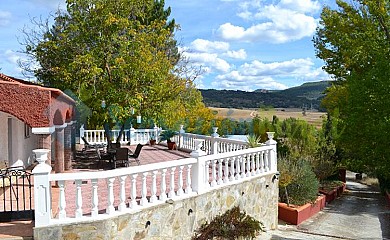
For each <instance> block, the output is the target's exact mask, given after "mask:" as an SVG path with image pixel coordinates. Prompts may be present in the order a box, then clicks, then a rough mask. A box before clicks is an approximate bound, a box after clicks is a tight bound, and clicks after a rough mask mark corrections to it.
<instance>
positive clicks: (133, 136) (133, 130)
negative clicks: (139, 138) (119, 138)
mask: <svg viewBox="0 0 390 240" xmlns="http://www.w3.org/2000/svg"><path fill="white" fill-rule="evenodd" d="M134 141H135V129H134V128H133V125H131V127H130V138H129V145H131V144H132V143H133V142H134Z"/></svg>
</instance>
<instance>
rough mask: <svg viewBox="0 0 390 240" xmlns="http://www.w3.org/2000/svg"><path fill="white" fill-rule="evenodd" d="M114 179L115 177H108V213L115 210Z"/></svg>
mask: <svg viewBox="0 0 390 240" xmlns="http://www.w3.org/2000/svg"><path fill="white" fill-rule="evenodd" d="M114 181H115V178H113V177H112V178H108V179H107V185H108V197H107V200H108V201H107V213H108V214H112V213H114V212H115V208H114Z"/></svg>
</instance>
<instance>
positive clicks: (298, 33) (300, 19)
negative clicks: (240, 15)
mask: <svg viewBox="0 0 390 240" xmlns="http://www.w3.org/2000/svg"><path fill="white" fill-rule="evenodd" d="M257 17H263V18H267V19H269V20H270V21H268V22H264V23H259V24H256V25H253V26H251V27H249V28H247V29H245V28H244V27H240V26H235V25H233V24H231V23H225V24H223V25H221V26H220V27H219V28H218V30H217V33H218V34H219V35H220V36H221V38H222V39H224V40H226V41H243V42H270V43H286V42H290V41H294V40H299V39H301V38H304V37H310V36H312V35H313V34H314V32H315V30H316V27H317V20H316V19H314V18H313V17H310V16H306V15H304V14H301V13H297V12H293V11H290V10H283V9H278V8H277V7H269V8H268V9H267V11H264V12H261V13H258V14H257Z"/></svg>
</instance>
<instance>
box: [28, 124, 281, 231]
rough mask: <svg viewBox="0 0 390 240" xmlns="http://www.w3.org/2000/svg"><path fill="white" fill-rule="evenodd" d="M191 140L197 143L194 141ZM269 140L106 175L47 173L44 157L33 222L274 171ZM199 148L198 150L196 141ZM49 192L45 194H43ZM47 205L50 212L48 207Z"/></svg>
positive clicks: (134, 205)
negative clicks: (54, 194)
mask: <svg viewBox="0 0 390 240" xmlns="http://www.w3.org/2000/svg"><path fill="white" fill-rule="evenodd" d="M86 131H87V130H86ZM204 139H205V138H204ZM204 139H203V140H204ZM183 140H184V139H183ZM191 141H193V142H194V144H195V141H194V140H191ZM197 142H198V143H199V141H197ZM200 142H202V141H200ZM203 143H204V142H203ZM268 144H269V145H264V146H261V147H257V148H248V149H242V150H236V151H232V152H225V153H220V154H213V155H205V154H206V153H205V152H204V151H202V150H201V149H198V150H197V151H194V152H193V154H191V156H192V158H186V159H180V160H173V161H167V162H160V163H154V164H147V165H141V166H134V167H128V168H119V169H114V170H108V171H104V174H102V172H74V173H59V174H50V170H51V168H50V167H49V166H48V165H46V163H45V162H44V159H45V158H44V157H42V160H40V163H39V164H38V166H37V167H36V169H37V170H35V172H36V173H37V175H35V176H34V181H35V183H39V185H35V184H34V186H36V189H35V195H34V197H35V204H36V219H37V217H38V219H39V221H36V226H48V225H54V224H59V223H63V222H67V223H69V222H78V221H84V220H85V221H90V220H91V219H93V220H95V219H99V218H105V217H109V216H111V215H115V214H119V213H121V214H123V213H130V212H134V211H138V210H139V209H142V208H147V207H149V206H154V205H157V204H162V203H165V201H166V199H167V198H171V199H176V198H189V197H191V196H194V195H195V194H201V193H203V192H206V191H211V190H212V189H215V188H219V187H222V186H226V185H231V184H237V183H240V182H242V181H245V180H246V179H250V178H255V177H259V176H264V175H266V174H274V173H276V144H274V143H273V142H272V141H270V142H268ZM242 146H244V145H242ZM197 147H198V148H200V146H199V144H198V146H197ZM46 154H47V153H46ZM38 170H39V171H38ZM167 173H168V175H169V177H168V176H167ZM53 182H57V183H58V186H59V201H58V203H57V204H52V203H51V197H50V187H51V185H53ZM158 183H160V184H158ZM45 191H46V192H45ZM47 195H48V196H49V198H46V197H45V196H47ZM72 196H75V197H76V199H74V197H72ZM70 201H71V202H70ZM72 201H73V203H72ZM42 204H43V206H41V205H42ZM52 205H57V206H58V209H53V211H58V213H59V214H58V216H57V218H53V217H52V214H50V212H47V211H46V209H45V206H52ZM47 209H49V211H51V210H50V207H49V208H47ZM37 210H38V211H37ZM65 210H66V211H65ZM72 211H73V212H72ZM37 214H40V215H37Z"/></svg>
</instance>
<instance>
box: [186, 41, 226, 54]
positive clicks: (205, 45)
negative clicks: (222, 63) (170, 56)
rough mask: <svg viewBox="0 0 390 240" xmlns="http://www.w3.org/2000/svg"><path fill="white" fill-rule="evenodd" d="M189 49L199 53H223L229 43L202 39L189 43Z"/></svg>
mask: <svg viewBox="0 0 390 240" xmlns="http://www.w3.org/2000/svg"><path fill="white" fill-rule="evenodd" d="M191 47H192V48H193V49H194V50H196V51H199V52H224V51H227V50H229V47H230V46H229V43H227V42H218V41H214V42H212V41H208V40H204V39H199V38H198V39H196V40H194V41H193V42H192V43H191Z"/></svg>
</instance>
